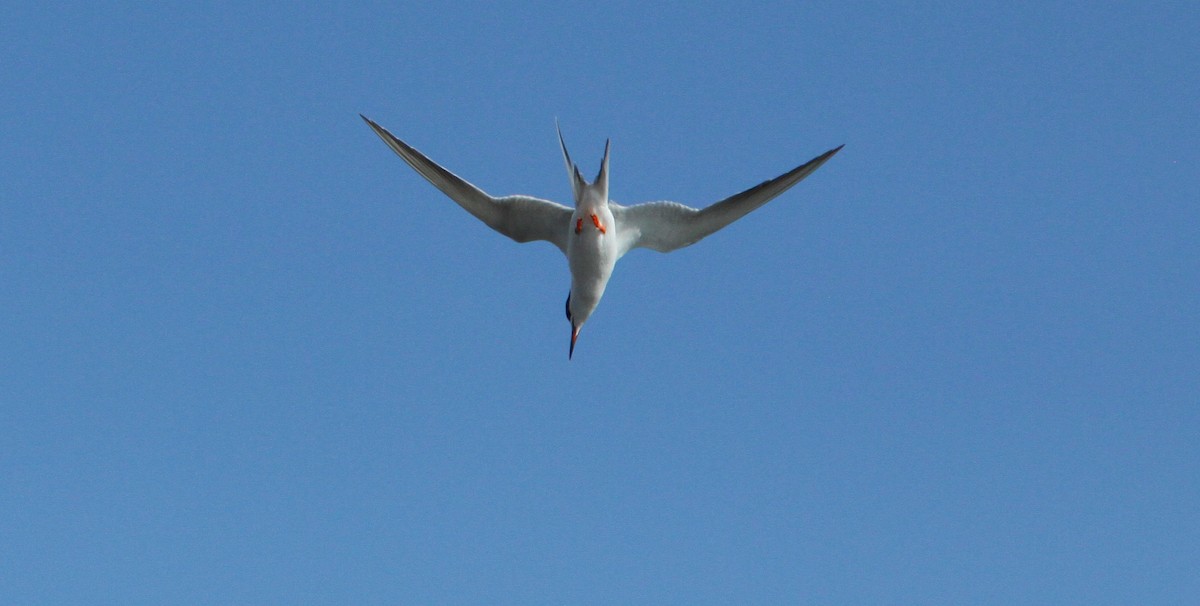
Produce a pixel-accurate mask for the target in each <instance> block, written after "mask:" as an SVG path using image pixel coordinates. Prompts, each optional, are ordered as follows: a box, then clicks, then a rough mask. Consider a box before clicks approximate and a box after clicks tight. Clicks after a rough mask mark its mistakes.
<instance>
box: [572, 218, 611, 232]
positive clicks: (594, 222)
mask: <svg viewBox="0 0 1200 606" xmlns="http://www.w3.org/2000/svg"><path fill="white" fill-rule="evenodd" d="M592 224H593V225H595V226H596V229H598V230H600V233H602V234H606V233H608V230H606V229H604V226H603V225H600V217H597V216H596V215H592ZM578 227H579V226H578V225H577V226H576V229H578Z"/></svg>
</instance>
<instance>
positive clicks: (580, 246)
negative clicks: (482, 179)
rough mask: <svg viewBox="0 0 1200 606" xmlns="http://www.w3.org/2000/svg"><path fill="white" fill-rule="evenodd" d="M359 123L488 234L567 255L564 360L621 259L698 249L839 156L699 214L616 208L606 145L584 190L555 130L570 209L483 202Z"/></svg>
mask: <svg viewBox="0 0 1200 606" xmlns="http://www.w3.org/2000/svg"><path fill="white" fill-rule="evenodd" d="M359 116H360V117H362V119H363V120H366V122H367V124H368V125H370V127H371V128H372V129H373V130H374V131H375V134H377V135H379V138H380V139H383V142H384V143H387V144H388V147H391V148H392V150H393V151H395V152H396V153H397V154H399V156H400V157H401V158H403V159H404V161H405V162H407V163H408V165H409V166H411V167H413V169H415V170H416V171H417V172H418V173H420V174H421V176H422V177H425V179H427V180H428V181H429V182H430V183H432V184H433V186H434V187H436V188H438V189H440V190H441V191H442V193H444V194H446V195H447V196H449V197H450V199H451V200H454V201H455V202H457V203H458V205H459V206H461V207H463V208H464V209H466V211H467V212H469V213H471V214H472V215H475V218H477V219H479V220H480V221H483V222H484V223H486V224H487V226H488V227H490V228H492V229H494V230H496V231H498V232H500V233H502V234H504V235H506V236H508V237H509V238H512V239H513V240H516V241H517V242H530V241H533V240H546V241H548V242H550V243H552V244H554V245H555V246H557V247H558V249H559V250H561V251H562V252H563V254H565V255H566V256H567V264H568V265H569V266H570V268H571V290H570V293H569V294H568V295H567V305H566V307H567V320H569V321H570V322H571V345H570V348H569V349H568V350H567V358H568V359H570V358H571V357H572V356H573V355H574V354H575V340H576V339H578V338H579V330H580V329H581V328H582V327H583V324H584V322H587V320H588V318H590V317H591V315H592V312H593V311H595V310H596V306H597V305H599V303H600V297H602V296H603V295H604V287H605V286H606V285H607V284H608V279H609V277H610V276H612V272H613V267H615V266H616V264H617V260H618V259H620V258H621V257H622V256H624V255H625V253H627V252H629V251H630V250H632V249H634V248H639V247H642V248H649V249H651V250H656V251H658V252H670V251H672V250H675V249H677V248H683V247H685V246H689V245H691V244H695V243H696V242H698V241H700V240H701V239H702V238H704V237H705V236H708V235H709V234H712V233H713V232H715V231H717V230H719V229H721V228H722V227H725V226H726V225H729V224H730V223H733V222H734V221H736V220H738V219H740V218H742V217H743V216H745V215H746V214H747V213H749V212H750V211H752V210H754V209H756V208H758V207H760V206H762V205H763V204H766V203H767V202H769V201H770V200H772V199H773V198H775V197H776V196H778V195H779V194H782V193H783V192H785V191H787V190H788V188H790V187H792V186H793V185H795V184H797V183H799V182H800V180H801V179H804V178H805V177H807V176H808V175H810V174H812V172H813V171H815V170H817V169H818V168H820V167H821V165H822V164H824V163H825V162H826V161H827V160H829V159H830V158H831V157H833V155H834V154H836V153H837V152H838V151H839V150H841V149H842V146H840V145H839V146H838V147H835V148H833V149H831V150H829V151H827V152H825V153H823V154H821V155H819V156H817V157H816V158H813V159H812V160H809V161H808V162H806V163H804V164H801V165H800V166H797V167H796V168H793V169H792V170H790V171H788V172H786V173H784V174H782V175H780V176H778V177H775V178H774V179H771V180H769V181H764V182H762V183H760V184H758V185H756V186H754V187H751V188H750V189H747V190H746V191H744V192H742V193H740V194H737V195H734V196H730V197H728V198H726V199H724V200H721V201H720V202H717V203H715V204H712V205H711V206H708V207H706V208H704V209H702V210H701V209H695V208H691V207H688V206H684V205H683V204H679V203H677V202H648V203H645V204H638V205H636V206H621V205H620V204H617V203H616V202H613V201H612V200H609V199H608V148H609V145H608V142H607V141H606V142H605V143H604V159H603V160H602V161H601V162H600V173H599V174H598V175H597V176H596V180H595V182H593V183H588V182H587V181H586V180H585V179H584V178H583V175H581V174H580V173H579V167H578V166H576V165H575V164H573V163H572V162H571V156H570V155H569V154H568V153H567V145H566V143H565V142H564V141H563V137H562V130H561V129H559V131H558V144H559V146H560V147H561V148H562V154H563V162H565V163H566V165H567V175H568V178H569V179H570V180H571V191H572V193H574V196H575V208H574V209H573V210H572V209H571V208H569V207H566V206H563V205H562V204H558V203H557V202H551V201H549V200H541V199H538V198H533V197H530V196H521V195H517V196H504V197H500V198H497V197H494V196H491V195H488V194H487V193H485V192H484V191H483V190H481V189H479V188H478V187H475V186H474V185H471V184H470V183H468V182H466V181H465V180H463V179H462V178H460V177H459V176H457V175H455V174H454V173H452V172H450V171H448V170H446V169H445V168H442V167H441V166H440V165H438V164H437V163H436V162H434V161H433V160H430V159H429V158H427V157H425V155H424V154H422V153H421V152H419V151H417V150H416V149H413V148H412V147H411V146H409V145H408V144H407V143H405V142H403V141H401V140H400V139H397V138H396V137H395V136H394V135H392V133H390V132H388V131H387V129H385V128H383V127H382V126H380V125H378V124H376V123H375V122H373V121H372V120H371V119H370V118H367V117H366V116H363V115H362V114H359Z"/></svg>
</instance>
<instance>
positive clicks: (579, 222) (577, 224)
mask: <svg viewBox="0 0 1200 606" xmlns="http://www.w3.org/2000/svg"><path fill="white" fill-rule="evenodd" d="M581 231H583V219H578V220H576V221H575V233H579V232H581Z"/></svg>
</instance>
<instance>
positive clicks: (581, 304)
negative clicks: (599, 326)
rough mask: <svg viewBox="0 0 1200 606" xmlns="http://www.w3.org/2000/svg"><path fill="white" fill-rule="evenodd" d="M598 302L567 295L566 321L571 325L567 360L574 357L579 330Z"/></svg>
mask: <svg viewBox="0 0 1200 606" xmlns="http://www.w3.org/2000/svg"><path fill="white" fill-rule="evenodd" d="M599 302H600V301H599V300H592V299H585V297H584V296H579V297H575V296H572V295H571V294H568V295H567V321H568V322H570V323H571V347H570V348H569V349H568V350H567V359H568V360H569V359H571V357H572V356H574V355H575V341H576V340H578V339H579V330H580V329H581V328H583V323H584V322H587V320H588V318H589V317H590V316H591V315H592V312H593V311H595V310H596V306H597V305H598V304H599Z"/></svg>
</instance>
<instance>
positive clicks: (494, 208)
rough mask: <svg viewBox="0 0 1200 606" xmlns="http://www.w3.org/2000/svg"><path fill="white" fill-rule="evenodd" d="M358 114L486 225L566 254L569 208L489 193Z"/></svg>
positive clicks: (417, 167)
mask: <svg viewBox="0 0 1200 606" xmlns="http://www.w3.org/2000/svg"><path fill="white" fill-rule="evenodd" d="M359 116H360V117H361V118H362V119H363V120H366V122H367V124H368V125H369V126H370V127H371V129H372V130H374V131H375V134H376V135H379V138H380V139H383V142H384V143H387V144H388V147H390V148H392V151H394V152H396V154H397V155H399V156H400V157H401V158H403V159H404V161H405V162H407V163H408V165H409V166H411V167H413V169H414V170H416V171H417V172H418V173H420V174H421V176H422V177H425V179H426V180H427V181H429V182H430V183H432V184H433V186H434V187H436V188H438V189H440V190H442V193H444V194H446V195H447V196H449V197H450V199H451V200H454V201H455V202H457V203H458V205H459V206H461V207H463V208H464V209H466V211H467V212H469V213H471V214H472V215H475V218H477V219H479V220H480V221H483V222H484V223H485V224H487V226H488V227H490V228H492V229H494V230H496V231H498V232H500V233H502V234H504V235H506V236H508V237H510V238H512V239H513V240H516V241H517V242H531V241H533V240H546V241H548V242H550V243H552V244H554V245H555V246H557V247H558V249H559V250H561V251H562V252H563V254H564V255H565V254H567V234H569V233H570V224H571V212H572V211H571V209H570V208H567V207H566V206H563V205H562V204H558V203H556V202H550V201H549V200H541V199H538V198H533V197H530V196H505V197H502V198H497V197H494V196H490V195H488V194H487V193H486V192H484V191H483V190H481V189H479V188H478V187H475V186H474V185H471V184H470V183H468V182H466V181H465V180H463V179H462V178H461V177H459V176H458V175H455V174H454V173H452V172H450V171H448V170H446V169H445V168H442V167H441V166H439V165H438V164H437V163H436V162H434V161H433V160H430V159H429V158H427V157H425V155H424V154H422V153H421V152H419V151H417V150H416V149H413V148H412V147H411V146H410V145H408V144H407V143H405V142H403V141H401V140H400V139H397V138H396V136H395V135H393V134H392V133H389V132H388V131H387V129H386V128H384V127H382V126H380V125H378V124H376V123H375V122H373V121H372V120H371V119H370V118H368V117H366V116H363V115H362V114H359Z"/></svg>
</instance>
